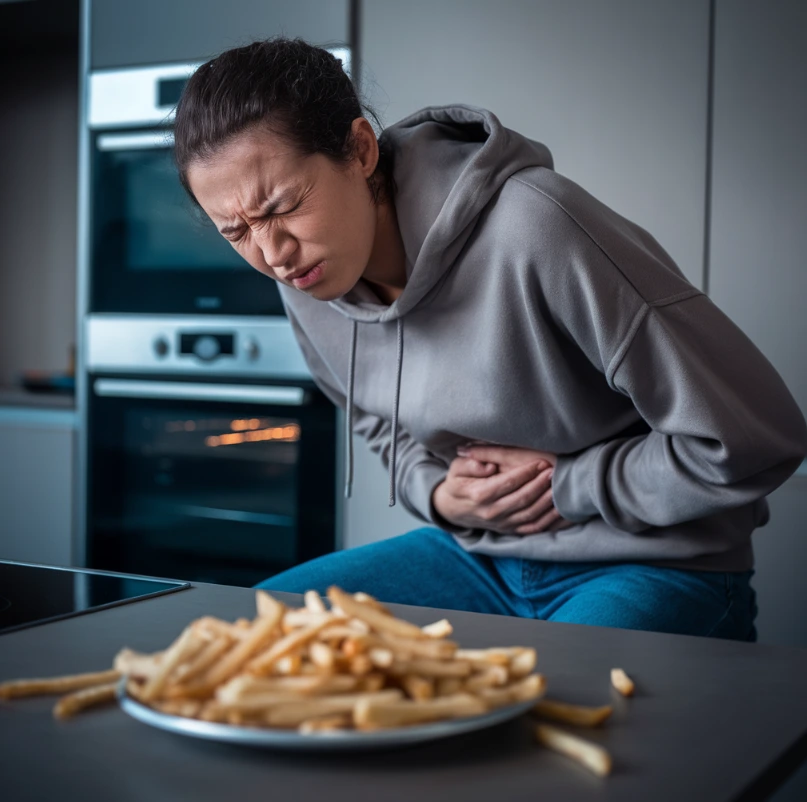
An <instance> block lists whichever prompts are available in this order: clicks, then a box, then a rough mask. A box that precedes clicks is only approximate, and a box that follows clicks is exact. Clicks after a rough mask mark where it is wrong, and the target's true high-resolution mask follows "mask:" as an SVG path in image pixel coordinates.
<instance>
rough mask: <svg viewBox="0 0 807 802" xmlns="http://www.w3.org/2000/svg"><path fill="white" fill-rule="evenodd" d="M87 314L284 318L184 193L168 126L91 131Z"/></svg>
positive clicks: (268, 283)
mask: <svg viewBox="0 0 807 802" xmlns="http://www.w3.org/2000/svg"><path fill="white" fill-rule="evenodd" d="M91 142H92V160H91V164H92V168H91V170H92V191H91V193H90V209H91V214H90V238H91V245H92V247H91V270H90V275H91V301H90V303H91V311H93V312H116V313H118V312H123V313H127V312H137V313H142V314H150V313H156V314H163V313H164V314H193V313H196V314H198V313H200V312H201V313H210V314H228V315H283V314H284V311H283V306H282V304H281V301H280V294H279V293H278V290H277V286H276V284H275V282H274V281H273V280H272V279H270V278H268V277H267V276H264V275H262V274H260V273H258V272H257V271H256V270H254V269H253V268H252V267H250V266H249V265H248V264H247V263H246V262H245V261H244V259H242V258H241V256H239V255H238V253H236V251H235V250H234V249H233V248H232V246H231V245H230V244H228V243H227V241H226V240H225V239H224V238H223V237H222V236H221V235H220V234H219V233H218V231H217V230H216V228H215V227H214V226H213V224H212V223H211V222H210V220H209V219H208V218H207V216H206V215H205V214H204V213H203V212H202V211H201V210H200V209H198V208H197V207H196V206H194V204H193V203H192V201H191V200H190V199H189V198H188V197H187V195H186V194H185V191H184V190H183V189H182V186H181V185H180V183H179V177H178V175H177V170H176V167H175V165H174V161H173V133H172V131H171V129H170V128H165V127H151V128H140V129H130V130H124V131H112V132H109V131H100V132H93V134H92V137H91Z"/></svg>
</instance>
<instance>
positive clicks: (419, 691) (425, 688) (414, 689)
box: [401, 675, 460, 701]
mask: <svg viewBox="0 0 807 802" xmlns="http://www.w3.org/2000/svg"><path fill="white" fill-rule="evenodd" d="M434 686H435V682H434V680H433V679H426V678H425V677H416V676H414V675H408V676H406V677H403V678H402V679H401V687H402V688H403V689H404V690H405V691H406V693H407V696H409V698H410V699H415V700H416V701H423V700H425V699H434V695H435V694H434ZM459 688H460V686H459V685H458V686H457V690H458V691H459Z"/></svg>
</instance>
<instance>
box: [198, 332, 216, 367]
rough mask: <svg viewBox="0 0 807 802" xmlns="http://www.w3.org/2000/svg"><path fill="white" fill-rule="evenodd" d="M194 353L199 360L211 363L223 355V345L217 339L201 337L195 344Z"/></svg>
mask: <svg viewBox="0 0 807 802" xmlns="http://www.w3.org/2000/svg"><path fill="white" fill-rule="evenodd" d="M193 353H194V354H196V356H198V357H199V359H202V360H204V361H205V362H209V361H210V360H212V359H215V358H216V357H217V356H218V355H219V354H220V353H221V345H220V344H219V341H218V340H217V339H216V338H215V337H208V336H205V337H200V338H199V339H198V340H197V341H196V342H195V343H194V344H193Z"/></svg>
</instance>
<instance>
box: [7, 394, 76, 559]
mask: <svg viewBox="0 0 807 802" xmlns="http://www.w3.org/2000/svg"><path fill="white" fill-rule="evenodd" d="M73 417H74V415H73V413H61V412H45V411H39V410H37V411H28V410H16V409H12V410H2V409H0V455H2V462H0V559H3V560H16V561H18V562H32V563H45V564H47V565H71V564H72V559H71V557H72V555H71V547H72V541H71V538H72V521H73V503H72V492H73V479H72V477H73V448H74V439H75V429H74V428H73V426H72V424H71V423H70V421H67V419H71V420H72V418H73Z"/></svg>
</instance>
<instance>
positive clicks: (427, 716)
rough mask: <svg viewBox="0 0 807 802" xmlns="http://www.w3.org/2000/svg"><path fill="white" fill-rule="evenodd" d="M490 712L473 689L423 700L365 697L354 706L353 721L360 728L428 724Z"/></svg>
mask: <svg viewBox="0 0 807 802" xmlns="http://www.w3.org/2000/svg"><path fill="white" fill-rule="evenodd" d="M486 712H487V707H486V706H485V704H484V702H482V700H481V699H479V698H478V697H476V696H473V695H472V694H470V693H458V694H456V695H454V696H445V697H441V698H439V699H429V700H426V701H422V702H420V701H419V702H414V701H410V700H403V701H398V702H379V701H375V700H373V699H363V700H362V701H360V702H358V703H357V704H356V706H355V708H354V710H353V723H354V724H355V725H356V727H358V728H359V729H362V730H366V729H378V728H382V727H383V728H386V727H401V726H407V725H410V724H425V723H426V722H429V721H440V720H442V719H447V718H460V717H462V716H478V715H482V714H483V713H486Z"/></svg>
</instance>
